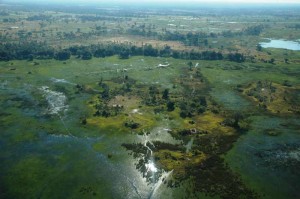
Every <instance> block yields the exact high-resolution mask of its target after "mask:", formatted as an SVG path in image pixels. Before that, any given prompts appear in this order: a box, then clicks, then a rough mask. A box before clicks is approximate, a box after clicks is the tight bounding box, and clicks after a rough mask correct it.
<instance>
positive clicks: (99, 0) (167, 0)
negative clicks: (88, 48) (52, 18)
mask: <svg viewBox="0 0 300 199" xmlns="http://www.w3.org/2000/svg"><path fill="white" fill-rule="evenodd" d="M0 2H36V3H38V2H39V3H46V2H53V3H54V2H60V3H61V2H64V3H68V2H72V3H109V2H110V3H112V2H114V3H133V2H138V3H143V2H144V3H203V2H209V3H229V4H231V3H280V4H288V3H298V4H300V0H0Z"/></svg>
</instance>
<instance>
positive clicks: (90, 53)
mask: <svg viewBox="0 0 300 199" xmlns="http://www.w3.org/2000/svg"><path fill="white" fill-rule="evenodd" d="M113 55H118V56H119V58H120V59H128V58H129V57H130V56H151V57H173V58H175V59H187V60H223V59H225V60H229V61H235V62H243V61H245V56H244V55H243V54H241V53H230V54H226V55H223V54H222V53H221V52H215V51H202V52H201V51H194V50H190V51H182V50H173V49H171V47H170V46H167V45H166V46H165V47H164V48H159V49H158V48H154V47H153V46H152V45H150V44H146V45H143V46H135V45H130V44H116V43H107V44H97V45H90V46H71V47H69V48H65V49H55V48H53V47H50V46H48V45H46V44H45V43H42V42H24V43H18V44H12V43H7V44H0V61H9V60H14V59H16V60H33V59H56V60H61V61H64V60H68V59H70V57H71V56H75V57H77V58H79V59H82V60H89V59H92V58H93V57H97V58H100V57H109V56H113Z"/></svg>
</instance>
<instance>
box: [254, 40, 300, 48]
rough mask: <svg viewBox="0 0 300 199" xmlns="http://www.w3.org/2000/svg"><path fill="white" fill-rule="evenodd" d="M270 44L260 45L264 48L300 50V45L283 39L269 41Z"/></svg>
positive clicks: (263, 43)
mask: <svg viewBox="0 0 300 199" xmlns="http://www.w3.org/2000/svg"><path fill="white" fill-rule="evenodd" d="M269 40H270V41H269V42H261V43H259V44H260V45H261V46H262V47H263V48H283V49H288V50H300V43H299V42H296V41H287V40H283V39H269Z"/></svg>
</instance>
